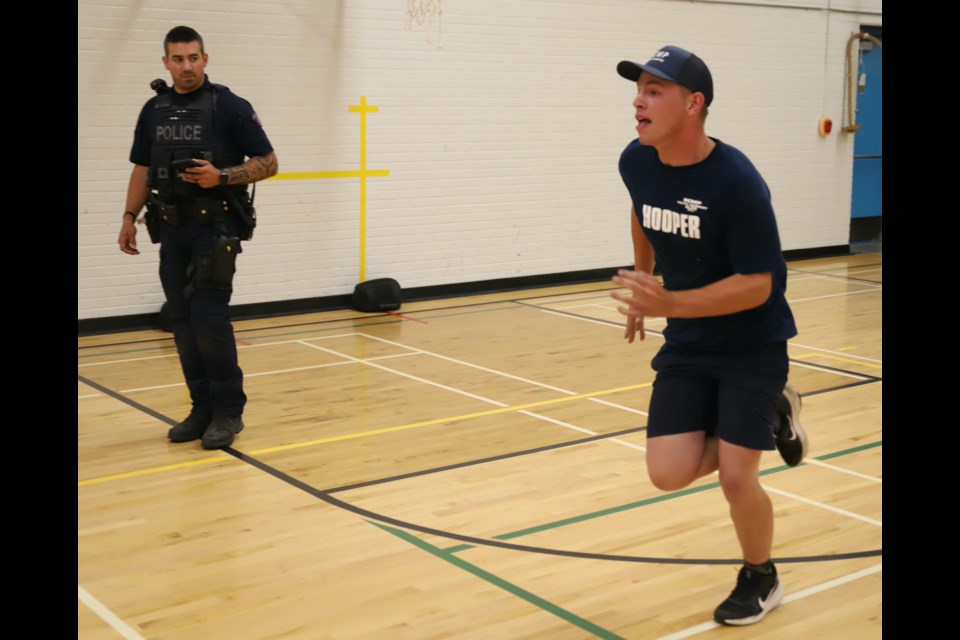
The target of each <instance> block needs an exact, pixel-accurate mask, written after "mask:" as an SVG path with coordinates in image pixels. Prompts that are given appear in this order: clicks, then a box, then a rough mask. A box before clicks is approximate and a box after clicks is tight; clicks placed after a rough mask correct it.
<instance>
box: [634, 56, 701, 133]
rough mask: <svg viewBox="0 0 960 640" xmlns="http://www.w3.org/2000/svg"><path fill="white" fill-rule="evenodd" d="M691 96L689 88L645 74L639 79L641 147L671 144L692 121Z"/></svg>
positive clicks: (636, 106)
mask: <svg viewBox="0 0 960 640" xmlns="http://www.w3.org/2000/svg"><path fill="white" fill-rule="evenodd" d="M690 96H691V93H690V90H689V89H687V88H686V87H683V86H681V85H679V84H677V83H676V82H670V81H669V80H661V79H660V78H658V77H656V76H654V75H652V74H650V73H647V72H646V71H644V72H642V73H641V74H640V78H639V79H638V80H637V97H636V98H634V99H633V108H634V110H635V115H636V119H637V137H638V138H639V139H640V142H641V144H645V145H649V146H654V147H655V146H657V144H659V143H664V142H669V141H670V140H671V139H672V138H673V137H674V136H675V134H676V133H678V132H679V131H681V130H682V127H683V126H684V125H685V123H686V122H687V120H688V118H689V113H688V108H687V107H688V103H689V101H690Z"/></svg>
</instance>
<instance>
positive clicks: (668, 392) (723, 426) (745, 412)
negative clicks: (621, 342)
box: [647, 342, 789, 449]
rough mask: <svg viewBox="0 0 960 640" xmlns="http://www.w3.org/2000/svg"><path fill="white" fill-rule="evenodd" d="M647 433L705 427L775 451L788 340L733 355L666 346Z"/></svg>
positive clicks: (657, 362) (657, 361)
mask: <svg viewBox="0 0 960 640" xmlns="http://www.w3.org/2000/svg"><path fill="white" fill-rule="evenodd" d="M651 366H652V367H653V369H654V370H655V371H656V372H657V378H656V380H654V383H653V395H652V397H651V398H650V418H649V421H648V423H647V437H649V438H655V437H657V436H666V435H673V434H677V433H690V432H694V431H705V432H706V433H707V435H716V436H717V437H719V438H720V439H721V440H725V441H726V442H729V443H731V444H736V445H740V446H742V447H747V448H749V449H773V448H774V440H773V427H774V423H775V420H776V415H777V398H779V397H780V394H781V393H782V391H783V386H784V384H786V382H787V370H788V369H789V361H788V359H787V344H786V342H778V343H774V344H769V345H764V346H763V347H760V348H758V349H754V350H752V351H744V352H739V353H732V354H715V353H704V352H702V351H691V350H689V349H682V348H679V347H672V346H669V345H664V346H663V347H662V348H661V349H660V351H659V353H657V355H656V356H655V357H654V358H653V362H652V363H651Z"/></svg>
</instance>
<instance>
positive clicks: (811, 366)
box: [540, 309, 879, 380]
mask: <svg viewBox="0 0 960 640" xmlns="http://www.w3.org/2000/svg"><path fill="white" fill-rule="evenodd" d="M540 311H541V312H543V313H549V314H550V315H554V316H560V317H561V318H567V319H568V320H579V321H580V322H590V323H592V324H599V325H601V326H604V327H609V328H611V329H621V328H622V327H619V326H617V325H615V324H612V323H610V322H604V321H602V320H594V319H592V318H581V317H580V316H571V315H569V314H566V313H557V312H556V311H548V310H546V309H541V310H540ZM648 335H652V336H657V337H658V338H663V336H662V335H660V333H656V332H651V333H649V334H648ZM789 344H791V345H794V346H801V347H803V345H798V344H796V343H794V342H790V343H789ZM804 348H805V349H814V347H804ZM818 351H824V352H827V353H836V354H838V355H842V356H847V355H848V354H845V353H843V352H842V351H828V350H827V349H818ZM877 362H879V361H877ZM790 366H797V367H803V368H805V369H815V370H816V371H823V372H825V373H833V374H836V375H838V376H844V377H846V378H853V379H854V380H870V379H871V378H870V376H864V375H857V374H854V373H847V372H846V371H837V370H835V369H827V368H826V367H819V366H817V365H815V364H809V363H807V362H794V361H792V360H791V361H790Z"/></svg>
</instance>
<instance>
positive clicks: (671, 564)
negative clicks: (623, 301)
mask: <svg viewBox="0 0 960 640" xmlns="http://www.w3.org/2000/svg"><path fill="white" fill-rule="evenodd" d="M789 267H790V279H789V283H788V299H789V300H790V303H791V306H792V308H793V311H794V314H795V315H796V318H797V324H798V326H799V328H800V335H799V336H797V338H795V339H794V340H792V341H791V343H790V357H791V381H792V382H793V384H794V385H795V386H796V387H797V388H798V389H799V390H800V391H801V393H802V394H803V397H804V405H803V414H802V418H803V420H802V421H803V424H804V426H805V428H806V430H807V432H808V434H809V436H810V440H811V456H810V457H809V458H808V460H807V462H806V463H805V464H803V465H801V466H799V467H796V468H787V467H784V466H783V464H782V462H781V461H780V459H779V457H778V456H777V455H776V453H775V452H770V453H768V454H764V458H763V465H762V474H763V478H762V482H763V484H764V486H765V487H766V489H767V491H768V492H769V493H770V496H771V499H772V500H773V504H774V509H775V513H776V533H775V539H774V549H773V553H774V557H775V559H779V565H778V566H779V569H780V574H781V579H782V580H783V582H784V585H785V588H786V593H787V596H786V599H785V600H784V604H783V605H782V606H781V607H780V608H778V609H777V610H776V611H774V612H773V613H771V614H770V615H769V616H768V617H767V619H766V620H764V621H763V622H762V623H761V624H759V625H755V626H753V627H746V628H740V629H732V628H720V627H717V626H716V625H715V624H713V623H712V622H711V619H712V618H711V615H712V611H713V608H714V607H715V606H716V605H717V604H718V603H719V602H720V601H721V600H722V599H723V598H724V597H726V595H727V594H728V593H729V591H730V589H731V588H732V587H733V584H734V581H735V578H736V571H737V568H738V565H739V559H738V555H739V554H738V547H737V543H736V537H735V535H734V531H733V527H732V525H731V523H730V520H729V516H728V514H727V508H726V504H725V502H724V500H723V496H722V493H721V491H720V489H719V487H718V485H717V482H716V476H710V477H707V478H703V479H702V480H701V481H699V482H697V483H696V484H694V485H693V486H691V487H689V488H687V489H685V490H682V491H676V492H671V493H664V492H661V491H658V490H656V489H655V488H654V487H653V486H652V485H651V484H650V481H649V480H648V479H647V476H646V469H645V463H644V453H643V452H644V444H645V434H644V426H645V424H646V414H645V410H646V407H647V402H648V400H649V394H650V384H651V381H652V380H653V372H652V371H651V370H650V367H649V363H650V359H651V358H652V356H653V354H654V353H655V352H656V350H657V349H658V348H659V347H660V345H661V344H662V339H661V338H660V336H659V334H656V333H650V332H649V331H648V336H647V340H646V341H645V342H643V343H635V344H633V345H628V344H627V343H626V342H625V341H624V340H623V322H622V320H621V316H620V315H619V314H617V312H616V310H615V304H614V301H613V300H611V299H610V298H609V295H608V294H609V291H610V290H611V288H612V285H611V284H610V283H607V282H599V283H593V284H587V285H576V286H569V287H563V288H553V289H536V290H531V291H526V292H510V293H504V294H496V295H484V296H474V297H470V298H459V299H450V300H442V301H428V302H420V303H411V304H406V305H404V307H403V309H402V310H401V312H402V313H401V314H398V315H365V314H359V313H356V312H353V311H339V312H330V313H318V314H312V315H303V316H295V317H291V316H288V317H282V318H270V319H260V320H250V321H239V322H236V323H235V328H236V336H237V341H238V343H239V345H240V363H241V366H242V367H243V370H244V372H245V374H246V382H245V384H246V390H247V394H248V396H249V399H250V401H249V405H248V408H247V413H246V414H245V416H244V419H245V422H246V425H247V426H246V429H245V430H244V432H243V433H242V434H241V435H240V436H239V437H238V438H237V441H236V443H235V444H234V448H232V449H229V450H227V451H225V452H210V451H204V450H203V449H202V448H201V447H200V444H199V441H198V442H193V443H186V444H172V443H169V442H168V441H167V440H166V437H165V434H166V430H167V429H168V428H169V427H170V425H172V424H175V423H176V422H177V421H178V420H180V419H182V418H183V417H184V416H185V415H186V413H187V410H188V399H187V393H186V390H185V388H184V385H183V383H182V377H181V373H180V369H179V366H178V361H177V357H176V353H175V350H174V348H173V341H172V338H171V336H170V334H166V333H161V332H159V331H144V332H138V333H123V334H113V335H103V336H95V337H83V338H80V339H79V340H78V349H77V355H78V383H77V413H78V423H79V424H78V438H77V461H78V462H77V475H78V483H77V503H78V509H77V520H78V522H77V554H78V559H77V582H78V589H77V591H78V600H77V625H78V638H81V639H83V640H88V639H89V640H93V639H100V638H121V637H122V638H158V639H165V640H166V639H181V638H183V639H186V638H190V639H193V638H230V639H246V638H251V639H252V638H307V639H326V638H331V639H355V638H360V639H374V638H376V639H380V638H384V639H391V640H392V639H406V638H409V639H416V640H425V639H443V638H458V639H459V638H476V639H481V638H482V639H487V638H498V639H500V638H503V639H518V638H531V639H532V638H548V639H551V640H553V639H567V638H570V639H574V638H593V637H599V638H627V639H642V638H686V637H693V636H698V637H702V638H709V637H733V636H736V638H737V639H738V640H740V639H743V638H756V637H777V638H800V637H810V636H815V637H818V638H820V639H823V638H879V637H881V635H882V597H881V592H882V575H883V574H882V529H881V526H882V525H881V521H882V479H881V478H882V470H881V467H882V446H881V445H882V438H883V436H882V429H881V417H882V395H883V389H882V320H883V316H882V296H883V294H882V273H883V271H882V268H883V264H882V254H863V255H855V256H843V257H837V258H829V259H817V260H806V261H799V262H794V263H791V264H790V265H789ZM647 326H648V329H652V330H654V331H655V330H657V329H658V328H661V327H662V326H663V322H662V321H651V322H648V325H647Z"/></svg>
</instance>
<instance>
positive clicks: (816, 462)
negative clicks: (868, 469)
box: [803, 458, 883, 484]
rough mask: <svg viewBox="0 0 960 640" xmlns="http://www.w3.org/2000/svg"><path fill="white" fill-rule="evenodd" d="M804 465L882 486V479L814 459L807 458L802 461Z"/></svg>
mask: <svg viewBox="0 0 960 640" xmlns="http://www.w3.org/2000/svg"><path fill="white" fill-rule="evenodd" d="M803 462H804V464H812V465H816V466H818V467H824V468H826V469H833V470H834V471H839V472H840V473H845V474H847V475H849V476H856V477H857V478H862V479H864V480H869V481H870V482H876V483H877V484H883V478H878V477H876V476H870V475H867V474H865V473H860V472H859V471H853V470H851V469H844V468H843V467H838V466H836V465H833V464H827V463H826V462H823V461H822V460H817V459H816V458H807V459H806V460H804V461H803Z"/></svg>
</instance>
